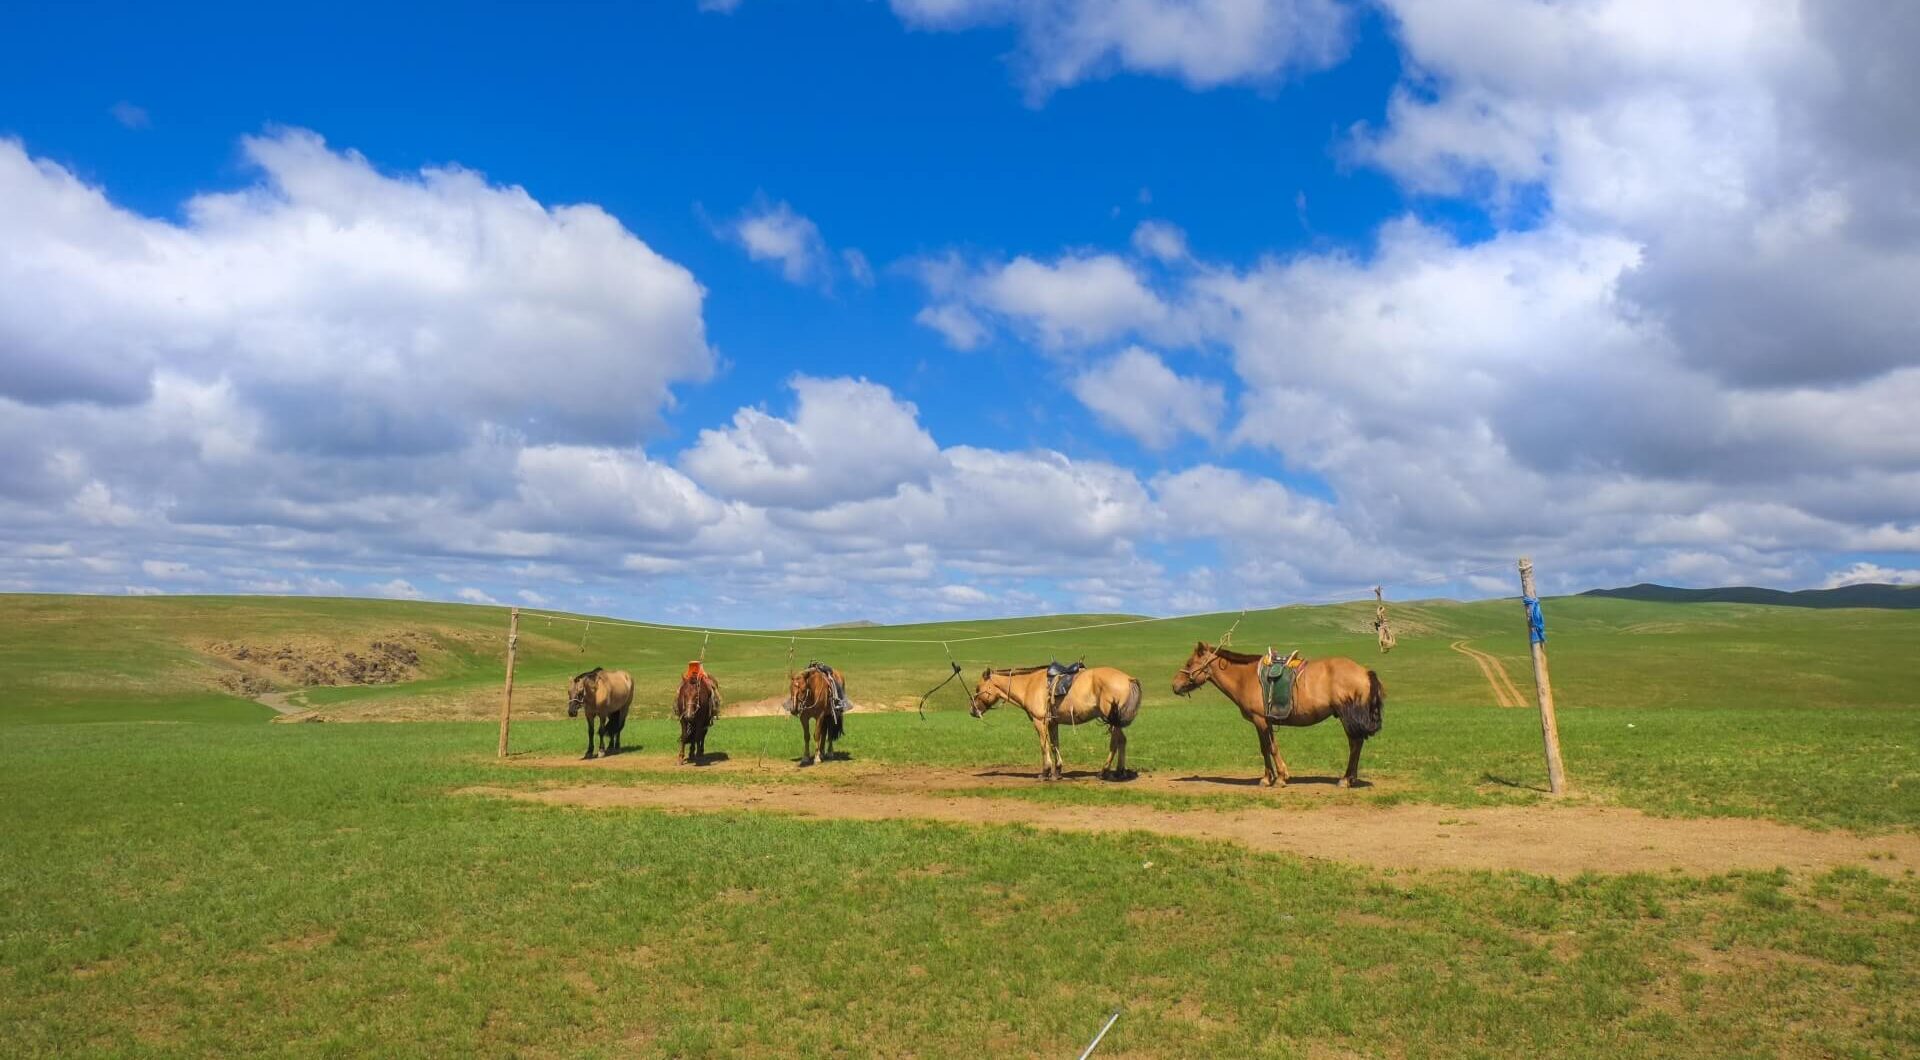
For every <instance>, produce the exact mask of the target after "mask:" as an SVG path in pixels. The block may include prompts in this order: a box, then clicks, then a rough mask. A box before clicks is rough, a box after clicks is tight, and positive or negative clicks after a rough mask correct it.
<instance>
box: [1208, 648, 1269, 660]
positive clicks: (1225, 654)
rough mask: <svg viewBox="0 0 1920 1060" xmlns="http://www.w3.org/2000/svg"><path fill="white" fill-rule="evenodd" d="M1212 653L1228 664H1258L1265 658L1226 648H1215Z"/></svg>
mask: <svg viewBox="0 0 1920 1060" xmlns="http://www.w3.org/2000/svg"><path fill="white" fill-rule="evenodd" d="M1213 653H1214V654H1215V655H1218V656H1219V657H1221V658H1222V659H1225V660H1227V661H1228V662H1230V663H1255V662H1259V661H1260V660H1261V659H1262V658H1264V657H1265V656H1263V655H1258V654H1256V655H1248V654H1247V653H1246V652H1243V651H1232V650H1230V649H1227V648H1215V649H1213Z"/></svg>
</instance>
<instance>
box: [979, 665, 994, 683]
mask: <svg viewBox="0 0 1920 1060" xmlns="http://www.w3.org/2000/svg"><path fill="white" fill-rule="evenodd" d="M992 676H993V667H991V666H989V667H987V668H986V669H984V670H982V671H980V680H982V681H985V680H988V679H989V678H991V677H992Z"/></svg>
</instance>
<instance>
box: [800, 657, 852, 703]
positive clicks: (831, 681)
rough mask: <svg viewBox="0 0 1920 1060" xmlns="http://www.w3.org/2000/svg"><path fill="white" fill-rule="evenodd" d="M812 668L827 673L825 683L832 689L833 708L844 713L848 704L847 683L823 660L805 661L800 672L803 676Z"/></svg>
mask: <svg viewBox="0 0 1920 1060" xmlns="http://www.w3.org/2000/svg"><path fill="white" fill-rule="evenodd" d="M813 670H818V671H820V672H821V673H823V674H826V675H827V684H828V685H829V686H830V687H832V689H833V709H834V710H836V711H839V712H840V713H842V714H844V713H846V710H847V706H848V704H847V683H846V682H845V681H843V680H841V679H840V675H839V673H837V672H836V671H835V670H834V668H833V667H831V666H828V665H827V664H826V663H823V662H817V661H816V662H809V663H807V668H806V669H805V670H802V671H800V672H801V674H802V675H803V676H804V675H805V674H807V673H808V672H810V671H813Z"/></svg>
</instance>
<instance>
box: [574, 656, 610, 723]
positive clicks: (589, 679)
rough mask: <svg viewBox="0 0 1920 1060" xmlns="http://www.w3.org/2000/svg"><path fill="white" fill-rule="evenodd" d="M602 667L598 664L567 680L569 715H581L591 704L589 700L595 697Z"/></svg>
mask: <svg viewBox="0 0 1920 1060" xmlns="http://www.w3.org/2000/svg"><path fill="white" fill-rule="evenodd" d="M601 669H602V668H601V667H598V666H596V667H594V668H593V669H591V670H588V671H587V672H586V673H583V674H575V675H574V677H573V680H571V681H568V682H567V717H569V718H576V717H579V716H580V712H581V711H582V710H585V709H586V708H587V707H588V706H589V703H588V700H590V699H592V698H593V694H594V689H595V687H596V686H598V685H599V683H600V671H601Z"/></svg>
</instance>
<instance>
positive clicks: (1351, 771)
mask: <svg viewBox="0 0 1920 1060" xmlns="http://www.w3.org/2000/svg"><path fill="white" fill-rule="evenodd" d="M1366 742H1367V738H1366V737H1364V736H1356V735H1354V734H1353V733H1348V734H1347V772H1346V775H1345V776H1343V777H1341V778H1340V786H1341V787H1343V788H1350V787H1352V786H1354V785H1355V784H1358V783H1359V782H1360V748H1361V746H1362V745H1364V744H1365V743H1366Z"/></svg>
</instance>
